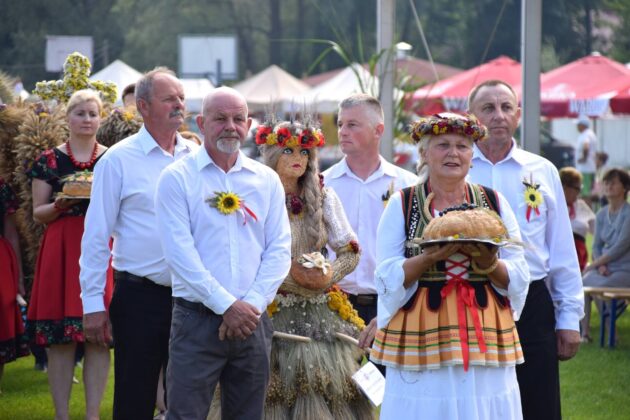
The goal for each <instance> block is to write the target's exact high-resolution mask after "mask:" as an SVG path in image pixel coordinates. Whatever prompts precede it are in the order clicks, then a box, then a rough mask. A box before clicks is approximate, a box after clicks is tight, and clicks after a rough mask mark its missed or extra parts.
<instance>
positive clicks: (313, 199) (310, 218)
mask: <svg viewBox="0 0 630 420" xmlns="http://www.w3.org/2000/svg"><path fill="white" fill-rule="evenodd" d="M283 127H287V128H290V129H291V131H294V130H300V129H302V128H303V126H302V124H300V123H297V122H294V123H290V122H288V121H285V122H282V123H280V124H278V128H283ZM284 149H285V148H284V147H278V146H275V145H273V146H270V145H268V144H262V145H260V151H261V153H262V155H263V161H264V163H265V165H267V166H269V167H270V168H273V169H274V170H277V166H278V160H279V159H280V156H281V155H282V151H283V150H284ZM308 151H309V155H308V163H307V165H306V171H305V172H304V175H302V176H301V177H300V179H299V180H298V186H299V187H300V189H301V191H302V194H303V195H304V205H305V212H304V223H305V224H306V225H307V226H308V232H309V235H308V238H306V240H307V241H310V242H312V243H309V244H308V245H309V248H310V249H313V250H320V249H321V248H322V247H323V246H324V245H326V240H325V238H324V239H323V238H320V236H321V234H320V232H322V230H323V229H324V222H323V212H322V200H323V197H322V189H321V184H320V180H319V160H318V158H317V148H315V147H313V148H310V149H308Z"/></svg>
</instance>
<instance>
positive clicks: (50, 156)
mask: <svg viewBox="0 0 630 420" xmlns="http://www.w3.org/2000/svg"><path fill="white" fill-rule="evenodd" d="M44 156H46V166H48V167H49V168H50V169H57V158H56V157H55V151H54V150H53V149H48V150H46V151H45V152H44Z"/></svg>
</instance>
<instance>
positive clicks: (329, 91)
mask: <svg viewBox="0 0 630 420" xmlns="http://www.w3.org/2000/svg"><path fill="white" fill-rule="evenodd" d="M362 92H364V93H368V94H370V95H373V96H375V97H378V96H379V84H378V78H377V77H374V76H372V75H371V74H370V72H369V71H367V70H366V69H365V68H363V66H361V65H360V64H357V63H352V64H351V65H350V66H348V67H346V68H345V69H343V70H342V71H341V72H339V74H337V75H336V76H334V77H332V78H331V79H328V80H327V81H325V82H323V83H321V84H319V85H317V86H315V87H314V88H312V89H311V90H310V91H308V92H307V93H306V94H305V95H304V97H303V98H301V99H300V100H302V101H303V102H304V103H306V104H307V105H309V106H312V108H313V111H316V112H318V113H324V114H326V113H335V112H337V108H338V106H339V102H341V101H342V100H343V99H345V98H347V97H348V96H350V95H352V94H353V93H362ZM400 94H401V93H400V92H399V91H398V90H397V89H395V92H394V98H398V97H400V96H399V95H400Z"/></svg>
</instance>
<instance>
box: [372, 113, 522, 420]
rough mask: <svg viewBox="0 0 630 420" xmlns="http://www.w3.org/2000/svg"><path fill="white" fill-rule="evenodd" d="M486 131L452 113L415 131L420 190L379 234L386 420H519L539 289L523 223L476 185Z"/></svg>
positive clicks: (400, 201) (390, 212)
mask: <svg viewBox="0 0 630 420" xmlns="http://www.w3.org/2000/svg"><path fill="white" fill-rule="evenodd" d="M485 133H486V128H485V127H484V126H482V125H481V124H480V123H479V122H478V121H477V119H476V118H475V117H473V116H465V117H464V116H460V115H456V114H450V113H444V114H439V115H434V116H432V117H429V118H423V119H421V120H420V121H419V122H418V123H416V124H415V125H414V127H413V129H412V137H413V139H414V141H416V142H417V143H419V152H420V156H421V161H420V164H419V167H418V171H419V178H420V181H419V183H418V185H416V186H414V187H409V188H406V189H404V190H402V191H400V193H399V194H394V195H393V196H392V197H391V198H390V200H389V203H388V205H387V208H386V209H385V211H384V213H383V216H382V218H381V221H380V224H379V227H378V232H377V268H376V276H375V277H376V288H377V291H378V294H379V299H378V317H377V323H378V328H379V331H378V332H377V334H376V339H375V341H374V345H373V348H372V353H371V359H372V360H374V361H376V362H378V363H380V364H383V365H385V366H387V381H386V385H385V398H384V402H383V405H382V407H381V418H382V419H396V420H401V419H415V418H419V417H418V416H422V418H426V419H446V418H458V419H460V420H461V419H489V418H501V419H520V418H522V414H521V404H520V393H519V388H518V383H517V380H516V369H515V366H516V364H519V363H523V353H522V351H521V347H520V343H519V338H518V333H517V331H516V327H515V324H514V319H513V312H514V315H515V316H518V314H519V313H520V312H521V310H522V308H523V305H524V303H525V297H526V295H527V290H528V286H529V283H528V282H529V280H528V278H529V276H528V269H527V265H526V263H525V259H524V254H523V249H522V248H521V247H520V246H518V241H519V240H520V234H519V230H518V225H517V222H516V218H515V216H514V213H513V212H512V210H511V209H510V206H509V204H508V202H507V200H505V199H504V198H503V196H502V195H501V194H500V193H498V192H496V191H493V190H491V189H490V188H487V187H483V186H480V185H476V184H469V183H467V182H466V175H467V174H468V170H469V168H470V166H471V161H472V157H473V144H474V142H475V141H483V138H484V136H485Z"/></svg>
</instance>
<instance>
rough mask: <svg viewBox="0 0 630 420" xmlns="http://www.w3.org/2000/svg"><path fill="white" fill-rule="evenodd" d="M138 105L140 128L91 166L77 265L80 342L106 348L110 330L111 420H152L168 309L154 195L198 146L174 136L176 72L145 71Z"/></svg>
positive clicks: (178, 108) (180, 114)
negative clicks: (164, 176)
mask: <svg viewBox="0 0 630 420" xmlns="http://www.w3.org/2000/svg"><path fill="white" fill-rule="evenodd" d="M136 104H137V108H138V111H139V112H140V114H141V115H142V118H143V119H144V126H143V127H142V128H141V129H140V131H139V132H138V133H137V134H134V135H133V136H130V137H128V138H126V139H125V140H123V141H121V142H119V143H118V144H116V145H114V146H113V147H111V148H110V149H109V150H108V151H107V153H106V154H105V155H103V157H102V158H101V160H100V161H99V162H98V164H97V165H96V167H95V169H94V180H93V185H92V194H91V202H90V206H89V208H88V212H87V215H86V218H85V233H84V234H83V240H82V241H81V258H80V261H79V263H80V266H81V274H80V282H81V292H82V299H83V314H84V315H83V328H84V331H85V336H86V339H87V340H89V341H92V342H94V343H97V344H100V345H104V346H109V345H110V343H111V341H112V329H113V334H114V341H115V348H114V356H115V358H114V374H115V382H114V384H115V385H114V419H151V418H153V410H154V407H155V396H156V389H157V384H158V377H159V373H160V370H161V369H162V367H165V366H166V364H167V361H168V339H169V330H170V322H171V307H172V298H171V276H170V272H169V269H168V266H167V265H166V261H165V259H164V253H163V251H162V247H161V246H160V239H159V236H158V229H157V219H156V216H155V208H154V204H153V203H154V201H153V198H154V195H155V189H156V185H157V179H158V177H159V175H160V173H161V172H162V170H163V169H164V168H165V167H166V166H167V165H169V164H170V163H172V162H174V161H175V160H177V159H179V158H180V157H183V156H185V155H187V154H188V153H190V152H191V151H192V150H193V149H194V148H196V146H195V145H193V144H192V143H191V142H188V141H186V140H184V139H183V138H182V137H181V136H179V135H178V134H177V128H178V127H179V126H180V125H181V124H182V123H183V122H184V109H185V108H184V89H183V87H182V84H181V83H180V82H179V80H178V79H177V78H176V77H175V73H173V72H172V71H170V70H168V69H166V68H164V67H161V68H156V69H154V70H152V71H150V72H149V73H147V74H145V75H144V76H143V77H142V78H141V79H140V80H139V81H138V83H137V85H136ZM110 238H113V239H114V242H113V249H112V250H111V252H110V248H109V244H110ZM110 256H111V257H112V266H113V268H114V270H115V271H114V279H115V282H116V283H115V290H114V296H113V298H112V301H111V304H110V307H109V319H111V328H110V325H109V320H108V314H107V312H106V308H105V307H104V306H103V293H104V288H105V278H106V272H107V269H108V266H109V261H110ZM86 363H87V362H86Z"/></svg>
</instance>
